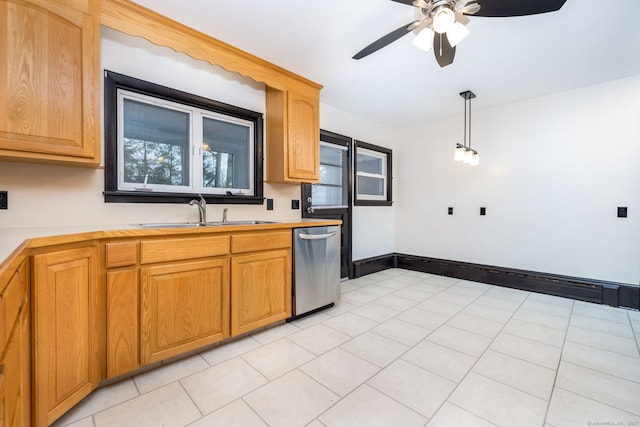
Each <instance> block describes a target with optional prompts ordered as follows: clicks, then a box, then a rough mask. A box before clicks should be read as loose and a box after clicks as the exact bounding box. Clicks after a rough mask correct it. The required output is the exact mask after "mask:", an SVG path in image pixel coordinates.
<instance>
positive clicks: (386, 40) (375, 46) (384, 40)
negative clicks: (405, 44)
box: [353, 21, 420, 59]
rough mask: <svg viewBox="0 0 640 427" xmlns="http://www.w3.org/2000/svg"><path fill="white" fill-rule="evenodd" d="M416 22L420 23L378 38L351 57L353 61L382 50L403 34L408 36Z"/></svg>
mask: <svg viewBox="0 0 640 427" xmlns="http://www.w3.org/2000/svg"><path fill="white" fill-rule="evenodd" d="M418 22H420V21H413V22H410V23H409V24H407V25H403V26H402V27H400V28H398V29H397V30H394V31H391V32H390V33H389V34H387V35H385V36H382V37H380V38H379V39H378V40H376V41H374V42H373V43H371V44H370V45H369V46H367V47H365V48H364V49H362V50H361V51H360V52H358V53H356V54H355V55H353V59H362V58H364V57H365V56H368V55H371V54H372V53H373V52H376V51H378V50H380V49H382V48H383V47H385V46H386V45H388V44H390V43H393V42H394V41H396V40H398V39H399V38H400V37H402V36H404V35H405V34H408V33H410V32H411V31H413V30H414V29H415V28H416V26H415V24H416V23H418Z"/></svg>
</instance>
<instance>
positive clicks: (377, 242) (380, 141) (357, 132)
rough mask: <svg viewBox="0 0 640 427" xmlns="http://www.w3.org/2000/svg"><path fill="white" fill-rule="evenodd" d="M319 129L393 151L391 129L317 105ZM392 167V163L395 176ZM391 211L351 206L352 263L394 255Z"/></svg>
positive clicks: (378, 207)
mask: <svg viewBox="0 0 640 427" xmlns="http://www.w3.org/2000/svg"><path fill="white" fill-rule="evenodd" d="M321 96H322V92H321ZM320 127H321V128H322V129H324V130H327V131H330V132H335V133H339V134H342V135H345V136H349V137H351V138H354V139H357V140H360V141H364V142H368V143H370V144H375V145H379V146H381V147H386V148H391V149H393V141H394V140H395V138H394V132H393V131H392V130H391V129H389V128H385V127H383V126H380V125H378V124H376V123H373V122H369V121H367V120H364V119H361V118H358V117H355V116H353V115H351V114H348V113H345V112H343V111H340V110H337V109H335V108H333V107H330V106H328V105H324V104H321V106H320ZM394 163H395V161H394ZM395 167H396V166H395V164H394V165H393V170H394V173H395V170H396V169H395ZM394 191H395V189H394ZM394 211H395V210H394V208H393V207H392V206H354V208H353V242H352V244H353V259H354V260H359V259H364V258H369V257H373V256H378V255H386V254H389V253H391V252H393V245H394Z"/></svg>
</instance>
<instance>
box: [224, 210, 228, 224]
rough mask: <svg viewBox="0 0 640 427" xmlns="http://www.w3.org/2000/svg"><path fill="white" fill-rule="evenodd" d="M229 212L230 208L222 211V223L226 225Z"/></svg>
mask: <svg viewBox="0 0 640 427" xmlns="http://www.w3.org/2000/svg"><path fill="white" fill-rule="evenodd" d="M228 210H229V208H224V209H223V210H222V223H223V224H224V223H225V222H227V211H228Z"/></svg>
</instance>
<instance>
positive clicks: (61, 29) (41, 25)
mask: <svg viewBox="0 0 640 427" xmlns="http://www.w3.org/2000/svg"><path fill="white" fill-rule="evenodd" d="M99 7H100V6H99V0H57V1H55V0H30V1H23V0H0V56H1V57H2V58H3V60H2V61H0V160H16V161H29V162H39V163H61V164H68V163H75V164H79V165H83V166H97V165H98V164H99V163H100V153H101V150H100V143H99V141H100V121H99V120H100V114H99V111H100V110H99V95H100V91H99V85H98V82H99V81H100V80H99V77H100V15H99Z"/></svg>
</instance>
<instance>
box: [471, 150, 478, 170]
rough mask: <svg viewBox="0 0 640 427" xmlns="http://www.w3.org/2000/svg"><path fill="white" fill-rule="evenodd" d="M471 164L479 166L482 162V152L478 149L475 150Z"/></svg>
mask: <svg viewBox="0 0 640 427" xmlns="http://www.w3.org/2000/svg"><path fill="white" fill-rule="evenodd" d="M469 164H470V165H471V166H478V165H479V164H480V154H478V152H477V151H475V150H474V151H473V155H472V156H471V160H470V161H469Z"/></svg>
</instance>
